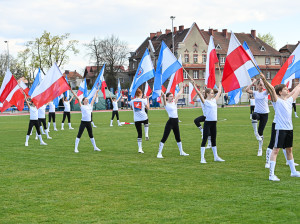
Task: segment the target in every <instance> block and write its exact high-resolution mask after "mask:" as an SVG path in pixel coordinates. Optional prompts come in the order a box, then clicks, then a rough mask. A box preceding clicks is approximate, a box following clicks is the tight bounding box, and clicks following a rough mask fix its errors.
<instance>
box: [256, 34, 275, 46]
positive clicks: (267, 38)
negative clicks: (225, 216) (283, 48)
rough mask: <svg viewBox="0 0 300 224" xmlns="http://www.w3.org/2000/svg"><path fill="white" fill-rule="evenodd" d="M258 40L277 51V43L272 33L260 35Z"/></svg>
mask: <svg viewBox="0 0 300 224" xmlns="http://www.w3.org/2000/svg"><path fill="white" fill-rule="evenodd" d="M258 38H259V39H261V40H262V41H264V42H265V43H267V44H268V45H270V46H271V47H273V48H275V49H276V43H275V40H274V36H273V35H272V34H271V33H267V34H260V33H259V34H258Z"/></svg>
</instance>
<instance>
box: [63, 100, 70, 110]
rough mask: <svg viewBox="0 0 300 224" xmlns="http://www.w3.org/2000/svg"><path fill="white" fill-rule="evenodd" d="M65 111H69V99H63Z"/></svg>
mask: <svg viewBox="0 0 300 224" xmlns="http://www.w3.org/2000/svg"><path fill="white" fill-rule="evenodd" d="M64 107H65V110H64V111H65V112H70V110H71V106H70V102H69V101H64Z"/></svg>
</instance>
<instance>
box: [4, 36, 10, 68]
mask: <svg viewBox="0 0 300 224" xmlns="http://www.w3.org/2000/svg"><path fill="white" fill-rule="evenodd" d="M4 43H6V45H7V68H8V69H9V48H8V40H5V41H4Z"/></svg>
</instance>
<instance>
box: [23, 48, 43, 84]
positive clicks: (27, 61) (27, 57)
mask: <svg viewBox="0 0 300 224" xmlns="http://www.w3.org/2000/svg"><path fill="white" fill-rule="evenodd" d="M35 59H36V57H35V55H34V54H33V52H31V51H30V49H29V48H26V49H25V50H23V51H20V52H19V53H18V62H19V65H20V68H21V69H22V74H23V76H24V78H26V79H27V80H28V87H30V84H31V83H32V82H31V80H32V79H33V78H34V74H35V72H36V70H37V68H38V67H39V66H38V63H37V62H36V60H35Z"/></svg>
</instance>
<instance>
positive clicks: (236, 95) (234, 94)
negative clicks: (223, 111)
mask: <svg viewBox="0 0 300 224" xmlns="http://www.w3.org/2000/svg"><path fill="white" fill-rule="evenodd" d="M242 90H243V88H239V89H235V90H233V91H230V92H228V97H229V102H228V104H229V105H232V104H237V103H238V102H239V101H240V99H241V97H242Z"/></svg>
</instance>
